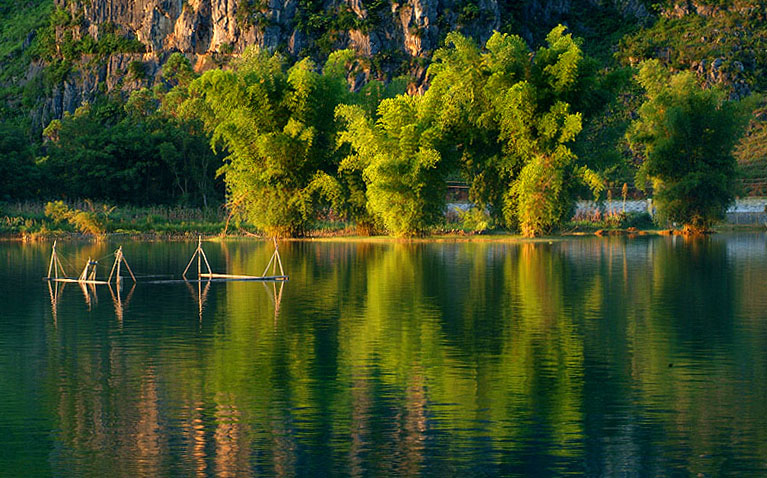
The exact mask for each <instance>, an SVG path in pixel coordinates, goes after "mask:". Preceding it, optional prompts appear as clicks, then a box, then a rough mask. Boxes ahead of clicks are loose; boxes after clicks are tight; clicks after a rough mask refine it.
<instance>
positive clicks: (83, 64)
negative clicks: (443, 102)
mask: <svg viewBox="0 0 767 478" xmlns="http://www.w3.org/2000/svg"><path fill="white" fill-rule="evenodd" d="M55 1H56V6H57V7H58V8H60V9H63V10H64V11H66V12H68V13H69V14H70V15H71V18H73V19H75V20H74V21H73V22H72V23H74V25H71V24H70V25H68V26H66V27H65V28H67V29H69V30H70V31H71V33H72V35H73V37H74V38H83V37H84V36H85V35H89V36H90V37H91V38H92V39H93V40H95V41H98V40H99V39H100V38H101V37H102V36H104V35H105V34H109V33H113V32H114V33H117V34H119V35H121V36H122V37H125V38H132V39H135V40H138V41H140V42H141V43H143V44H144V46H145V50H146V51H145V52H144V53H120V52H114V53H111V54H110V55H109V56H108V57H107V58H97V57H94V56H89V55H83V57H82V58H81V59H80V60H79V61H78V64H77V65H76V68H74V69H73V70H72V72H71V73H69V74H68V75H67V76H66V77H65V79H64V80H63V81H62V82H61V83H60V84H58V85H56V86H55V87H54V88H53V91H52V93H51V95H50V97H49V98H48V99H47V101H46V102H45V104H44V106H43V107H42V108H40V109H39V110H38V112H37V114H36V115H35V116H36V122H38V123H39V124H40V126H41V127H42V126H45V124H47V122H48V121H50V119H52V118H57V117H60V116H61V115H62V114H63V113H64V112H65V111H70V112H71V111H73V110H74V109H75V108H76V107H77V106H79V105H80V104H82V103H83V102H85V101H91V100H92V99H93V98H94V97H95V96H96V95H97V94H98V93H99V92H103V91H112V90H115V89H119V90H124V91H129V90H132V89H136V88H139V87H142V86H151V85H152V84H154V83H156V82H158V81H160V73H161V66H162V64H163V62H164V61H165V60H166V59H167V58H168V57H169V56H170V55H171V54H172V53H173V52H182V53H183V54H185V55H186V56H187V57H188V58H189V59H190V60H191V61H192V64H193V65H194V67H195V69H196V70H197V71H198V72H201V71H204V70H207V69H210V68H214V67H219V66H224V65H225V64H226V63H227V62H228V60H229V59H231V58H232V57H233V56H235V55H237V54H239V53H241V52H242V51H243V50H244V49H245V48H246V47H248V46H250V45H257V46H260V47H262V48H266V49H269V50H270V51H275V50H278V51H281V52H283V53H284V54H285V55H287V56H290V57H294V58H295V57H300V56H306V55H308V56H312V57H314V58H315V59H317V60H318V61H319V62H321V61H323V59H324V57H325V56H327V54H328V53H329V52H330V51H331V50H334V49H339V48H352V49H354V50H356V51H357V52H358V53H359V55H360V56H361V57H362V58H364V59H367V60H368V62H367V63H366V65H367V68H366V74H365V76H366V77H369V76H371V75H372V76H375V77H377V78H383V79H386V78H390V77H392V76H393V75H399V74H408V75H410V76H411V77H412V78H413V83H412V85H411V90H412V91H417V90H422V89H423V88H424V87H425V79H426V78H425V72H426V67H427V65H428V61H429V59H430V57H431V54H432V52H433V51H434V50H435V49H436V48H438V47H439V45H440V43H441V41H442V40H443V39H444V37H445V35H446V34H447V33H448V32H449V31H452V30H458V31H460V32H462V33H463V34H465V35H469V36H472V37H474V38H475V39H476V40H477V41H479V42H484V41H485V40H486V39H487V38H489V36H490V35H491V34H492V32H493V31H494V30H504V31H512V32H514V33H518V34H521V35H522V36H524V37H525V38H526V39H527V40H528V42H533V41H535V40H536V39H540V36H541V32H544V31H548V29H549V28H551V27H552V26H554V25H556V24H557V23H560V22H562V21H565V22H566V20H567V17H568V15H571V14H572V13H573V11H576V10H579V9H584V8H603V5H604V4H605V3H606V2H605V1H603V0H551V1H546V0H522V1H520V2H518V3H514V4H510V3H507V2H499V1H498V0H55ZM611 1H612V2H613V3H610V2H609V1H608V2H607V3H608V4H609V5H610V8H611V9H612V10H611V11H616V12H618V14H620V15H625V16H626V18H627V19H632V21H633V20H634V19H636V18H637V17H641V16H646V15H647V12H646V10H645V9H644V7H643V4H642V3H641V2H640V1H639V0H611ZM536 35H537V36H538V37H537V38H536ZM136 62H140V63H141V64H142V65H143V66H142V67H141V69H142V71H143V74H142V75H141V77H135V76H134V77H131V75H129V68H130V66H131V64H135V63H136ZM40 67H41V65H37V66H36V67H35V68H37V69H39V68H40ZM35 68H33V69H32V70H31V72H32V73H34V71H35ZM364 81H365V78H362V79H360V80H359V82H364Z"/></svg>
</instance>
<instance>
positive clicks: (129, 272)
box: [118, 246, 136, 284]
mask: <svg viewBox="0 0 767 478" xmlns="http://www.w3.org/2000/svg"><path fill="white" fill-rule="evenodd" d="M118 251H119V252H120V260H121V261H122V262H123V263H124V264H125V268H126V269H128V274H130V278H131V279H133V283H134V284H135V283H136V276H134V275H133V271H132V270H131V268H130V266H129V265H128V261H126V260H125V254H123V246H120V249H118Z"/></svg>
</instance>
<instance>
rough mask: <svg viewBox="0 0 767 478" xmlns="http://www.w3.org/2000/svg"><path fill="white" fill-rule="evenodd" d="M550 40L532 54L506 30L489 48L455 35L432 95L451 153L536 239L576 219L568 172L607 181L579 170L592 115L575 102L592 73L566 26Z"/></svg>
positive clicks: (501, 210) (484, 197)
mask: <svg viewBox="0 0 767 478" xmlns="http://www.w3.org/2000/svg"><path fill="white" fill-rule="evenodd" d="M546 43H547V44H546V46H543V47H541V48H539V49H538V50H537V51H535V52H532V51H530V49H529V47H528V46H527V44H526V43H525V42H524V40H523V39H522V38H520V37H518V36H515V35H506V34H501V33H497V32H496V33H495V34H493V36H492V37H491V38H490V39H489V40H488V41H487V43H486V45H485V50H484V51H483V50H480V48H479V47H478V46H477V45H476V44H475V43H474V42H473V41H472V40H470V39H468V38H465V37H463V36H461V35H460V34H458V33H451V34H450V35H448V38H447V46H446V47H445V48H443V49H441V50H439V51H437V52H436V53H435V55H434V60H435V61H434V63H433V64H432V66H431V67H430V68H429V74H430V76H431V78H432V84H431V87H430V89H429V91H428V92H427V93H426V95H425V96H426V97H427V98H426V103H427V104H430V103H433V104H434V105H433V106H431V108H432V109H435V110H439V111H440V113H439V118H438V122H439V123H440V124H441V125H442V126H441V127H442V129H443V130H444V131H445V132H448V134H449V136H450V137H451V138H453V139H454V142H453V146H452V147H453V151H450V153H452V154H456V153H457V154H460V155H461V162H460V164H461V167H462V170H463V172H464V175H465V177H466V178H467V179H468V180H469V181H470V183H471V191H470V195H471V199H472V200H473V201H474V202H475V203H476V204H478V205H479V206H480V207H486V208H488V209H489V210H490V212H491V213H492V214H494V215H495V216H496V219H497V220H498V221H499V222H500V223H501V224H506V225H507V226H514V225H518V226H519V228H520V229H521V231H522V232H523V234H525V235H530V236H534V235H539V234H542V233H545V232H548V231H550V230H551V229H552V228H553V227H555V226H556V225H558V224H560V223H561V222H562V221H563V220H565V219H567V213H569V212H570V205H571V202H572V198H573V195H572V189H573V188H572V185H571V184H569V183H568V181H567V180H568V179H573V180H574V179H575V178H576V177H578V176H580V177H582V178H585V179H588V180H590V183H591V185H592V186H593V187H598V186H599V184H598V182H597V181H593V180H594V178H595V175H593V174H589V173H590V172H589V171H588V170H586V169H576V168H575V163H574V158H575V155H574V154H573V152H572V150H571V148H570V144H571V143H572V141H573V140H574V139H575V136H576V135H577V134H578V133H579V132H580V130H581V120H582V116H581V113H578V112H574V111H572V107H571V103H574V102H575V101H576V100H577V99H578V97H579V95H580V94H581V92H582V90H583V85H585V84H588V78H586V75H589V74H591V71H590V70H588V69H585V68H583V61H584V60H583V53H582V51H581V48H580V45H579V43H578V41H576V40H575V39H573V38H572V36H571V35H570V34H567V33H565V28H564V27H562V26H559V27H556V28H555V29H554V30H552V31H551V33H549V35H548V36H547V38H546ZM572 182H574V181H571V183H572Z"/></svg>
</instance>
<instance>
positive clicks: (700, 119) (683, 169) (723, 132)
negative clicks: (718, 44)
mask: <svg viewBox="0 0 767 478" xmlns="http://www.w3.org/2000/svg"><path fill="white" fill-rule="evenodd" d="M638 79H639V83H640V84H641V85H642V87H644V89H645V91H646V94H647V101H645V103H644V104H643V105H642V107H641V108H640V109H639V118H638V119H637V120H636V121H634V122H633V123H632V125H631V127H630V129H629V131H628V133H627V137H628V139H629V141H630V142H631V144H632V145H633V146H634V147H635V148H637V149H639V150H640V151H641V152H642V153H643V154H644V156H645V160H644V162H643V163H642V165H641V166H640V168H639V171H638V174H637V183H639V184H640V185H641V184H646V183H647V182H648V181H652V184H653V196H654V199H655V204H656V206H657V208H658V213H659V214H660V215H661V217H664V218H666V219H667V220H669V221H673V222H677V223H680V224H682V225H684V228H685V230H687V231H688V232H691V233H699V232H703V231H705V230H706V229H708V228H709V227H711V225H712V224H714V223H715V222H716V221H719V220H721V219H722V218H723V217H724V214H725V212H726V210H727V207H728V206H729V205H730V204H731V203H732V201H733V200H734V198H735V191H736V183H735V179H736V166H737V164H736V161H735V158H734V156H733V148H734V145H735V143H736V141H737V140H738V139H739V138H740V136H741V135H742V133H743V131H744V128H745V126H746V123H747V120H748V116H749V112H750V109H749V104H750V103H749V101H743V102H736V101H728V100H727V95H726V93H725V92H724V91H723V90H721V89H719V88H707V89H703V88H701V87H700V86H699V85H698V82H697V79H696V77H695V75H694V74H693V73H691V72H683V73H677V74H671V73H670V72H669V71H668V70H666V69H665V68H664V67H663V66H662V65H661V64H660V62H658V61H655V60H652V61H648V62H645V63H643V65H642V67H641V69H640V71H639V75H638Z"/></svg>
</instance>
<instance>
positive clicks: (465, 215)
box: [460, 207, 494, 233]
mask: <svg viewBox="0 0 767 478" xmlns="http://www.w3.org/2000/svg"><path fill="white" fill-rule="evenodd" d="M460 217H461V222H462V223H463V227H464V228H465V229H468V230H470V231H474V232H479V233H482V232H485V231H487V230H489V229H492V228H493V226H494V222H493V218H492V217H491V216H490V214H488V213H487V212H486V211H483V210H482V209H480V208H478V207H473V208H471V209H469V210H468V211H466V212H462V213H461V215H460Z"/></svg>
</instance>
